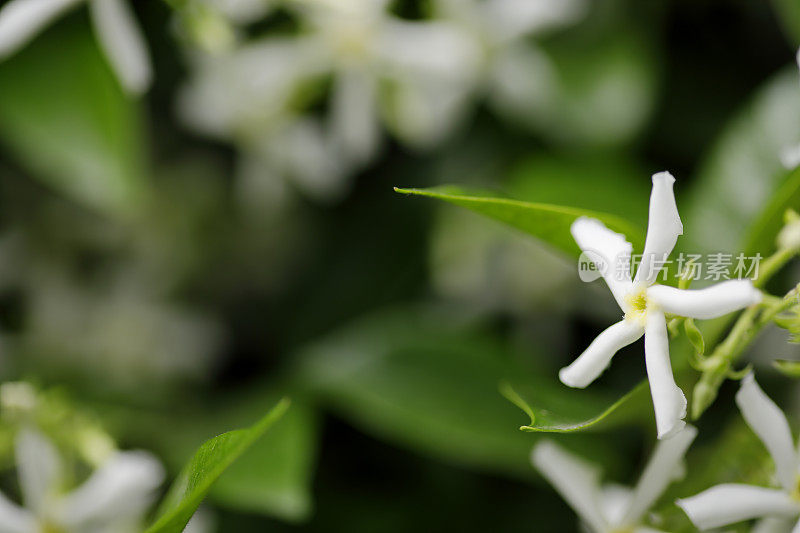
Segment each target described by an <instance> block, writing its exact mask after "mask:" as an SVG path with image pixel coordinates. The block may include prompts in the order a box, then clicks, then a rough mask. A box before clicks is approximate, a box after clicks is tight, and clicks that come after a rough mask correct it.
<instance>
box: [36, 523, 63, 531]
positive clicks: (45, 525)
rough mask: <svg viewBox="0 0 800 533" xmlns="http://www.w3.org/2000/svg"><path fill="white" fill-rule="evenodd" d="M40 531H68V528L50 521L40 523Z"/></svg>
mask: <svg viewBox="0 0 800 533" xmlns="http://www.w3.org/2000/svg"><path fill="white" fill-rule="evenodd" d="M39 533H66V530H64V529H62V528H61V527H59V526H57V525H55V524H53V523H52V522H49V521H48V522H42V523H41V524H39Z"/></svg>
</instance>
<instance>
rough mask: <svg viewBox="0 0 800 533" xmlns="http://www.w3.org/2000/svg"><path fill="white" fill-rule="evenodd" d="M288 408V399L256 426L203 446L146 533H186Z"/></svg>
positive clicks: (224, 435) (223, 436)
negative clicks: (228, 473)
mask: <svg viewBox="0 0 800 533" xmlns="http://www.w3.org/2000/svg"><path fill="white" fill-rule="evenodd" d="M288 408H289V400H288V399H283V400H281V401H280V402H279V403H278V404H277V405H276V406H275V407H273V408H272V409H271V410H270V411H269V412H268V413H267V414H266V415H265V416H264V417H263V418H262V419H261V420H259V421H258V422H256V423H255V424H254V425H253V426H251V427H249V428H247V429H239V430H236V431H230V432H228V433H223V434H222V435H219V436H217V437H214V438H213V439H211V440H209V441H207V442H206V443H205V444H203V445H202V446H201V447H200V449H199V450H197V453H196V454H195V456H194V457H193V458H192V460H191V461H189V464H188V465H187V466H186V467H185V468H184V470H183V471H182V472H181V474H180V475H179V476H178V479H177V480H176V481H175V483H174V484H173V485H172V487H171V488H170V490H169V492H168V493H167V496H166V497H165V499H164V501H163V502H162V505H161V508H160V512H159V518H158V519H157V520H156V522H155V524H153V525H152V526H151V527H150V528H148V529H147V531H146V533H180V532H181V531H183V529H184V528H185V527H186V524H187V523H188V522H189V519H191V517H192V515H193V514H194V512H195V511H196V510H197V508H198V506H199V505H200V503H201V502H202V501H203V498H205V496H206V494H207V493H208V491H209V490H210V489H211V487H212V485H213V484H214V482H215V481H216V480H217V479H218V478H219V477H220V476H221V475H222V474H223V473H224V472H225V470H226V469H227V468H228V467H229V466H231V464H233V462H234V461H236V459H238V458H239V457H240V456H241V455H242V454H243V453H245V451H247V449H248V448H250V447H251V446H252V445H253V444H255V442H256V441H257V440H258V439H259V438H261V437H262V436H263V435H264V433H265V432H266V431H267V430H268V429H270V428H271V427H272V426H273V425H274V424H275V423H276V422H277V421H278V420H279V419H280V418H281V417H282V416H283V414H284V413H285V412H286V410H287V409H288Z"/></svg>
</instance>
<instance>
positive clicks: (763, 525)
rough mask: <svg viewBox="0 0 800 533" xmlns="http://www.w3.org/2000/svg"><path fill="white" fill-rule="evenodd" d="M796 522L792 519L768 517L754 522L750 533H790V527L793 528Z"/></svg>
mask: <svg viewBox="0 0 800 533" xmlns="http://www.w3.org/2000/svg"><path fill="white" fill-rule="evenodd" d="M796 521H797V520H795V519H792V518H781V517H775V516H769V517H767V518H762V519H761V520H759V521H758V522H756V523H755V524H754V525H753V529H751V530H750V533H786V532H787V531H792V526H795V522H796ZM795 527H796V526H795Z"/></svg>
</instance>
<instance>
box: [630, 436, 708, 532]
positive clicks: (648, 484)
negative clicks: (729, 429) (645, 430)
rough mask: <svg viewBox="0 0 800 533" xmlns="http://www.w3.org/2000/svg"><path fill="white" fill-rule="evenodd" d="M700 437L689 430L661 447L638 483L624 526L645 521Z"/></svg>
mask: <svg viewBox="0 0 800 533" xmlns="http://www.w3.org/2000/svg"><path fill="white" fill-rule="evenodd" d="M696 436H697V429H696V428H694V427H693V426H686V427H685V428H683V429H682V430H681V431H679V432H678V433H676V434H675V435H673V436H672V437H670V438H668V439H665V440H662V441H660V442H659V443H658V445H657V446H656V449H655V451H654V452H653V455H652V456H651V457H650V460H649V461H648V462H647V466H646V467H645V469H644V472H642V475H641V477H640V478H639V481H638V482H637V483H636V488H635V489H634V491H633V498H632V499H631V501H630V504H629V506H628V510H627V512H626V513H625V517H624V519H623V520H622V523H623V524H637V523H639V522H640V521H641V519H642V517H643V516H644V514H645V513H646V512H647V510H648V509H650V506H652V505H653V503H654V502H655V501H656V500H657V499H658V497H659V496H661V495H662V494H663V493H664V489H666V488H667V485H669V484H670V483H671V482H672V481H673V477H672V474H673V472H674V471H675V469H676V468H677V467H678V464H679V463H680V462H681V460H682V459H683V456H684V455H685V454H686V450H688V449H689V446H690V445H691V444H692V441H694V438H695V437H696Z"/></svg>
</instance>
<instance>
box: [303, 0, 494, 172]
mask: <svg viewBox="0 0 800 533" xmlns="http://www.w3.org/2000/svg"><path fill="white" fill-rule="evenodd" d="M387 3H388V2H387V0H356V1H339V0H337V1H330V0H327V1H319V0H318V1H316V2H306V3H305V4H303V3H299V4H300V5H301V8H300V10H299V12H300V13H301V15H303V18H304V19H305V20H306V21H307V27H306V29H305V31H304V32H303V34H302V35H301V37H300V38H301V39H303V40H305V41H306V42H308V43H310V44H311V46H312V47H314V48H315V49H316V53H315V56H316V57H318V58H319V59H320V61H321V62H323V63H324V64H325V65H326V69H327V70H328V73H329V74H330V75H331V76H332V77H333V89H332V95H331V101H330V106H331V109H330V128H331V133H332V135H333V138H334V139H335V141H336V142H337V143H338V145H339V146H338V150H339V151H340V152H341V153H343V154H345V156H346V158H347V159H350V160H353V161H355V162H357V163H358V162H365V161H368V160H370V159H371V158H372V156H373V155H374V154H375V152H376V150H377V149H378V146H379V141H380V128H379V124H380V118H383V119H384V120H385V122H386V123H387V125H388V126H389V127H390V128H391V129H392V130H393V132H394V133H395V135H397V136H398V138H400V140H401V141H403V142H405V143H407V144H410V145H412V146H415V147H428V146H431V145H433V144H436V143H437V142H439V141H441V140H442V139H443V138H444V137H445V136H446V135H447V134H448V133H449V132H450V131H451V130H452V129H453V127H454V126H455V125H456V124H457V122H458V119H459V118H460V117H461V114H462V112H463V109H464V104H465V102H466V100H467V95H469V94H470V92H471V90H472V87H473V83H474V81H475V79H476V75H477V68H478V63H479V51H478V48H477V47H476V45H475V43H474V41H473V40H472V39H471V38H470V36H469V35H467V34H465V33H464V32H463V31H461V30H460V29H459V28H457V27H456V26H455V25H453V24H449V23H447V22H420V21H406V20H401V19H399V18H397V17H394V16H393V15H391V14H390V13H389V12H388V10H387ZM382 84H386V85H387V86H388V87H387V90H385V91H384V90H379V89H381V87H380V86H381V85H382ZM381 115H382V117H381Z"/></svg>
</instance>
